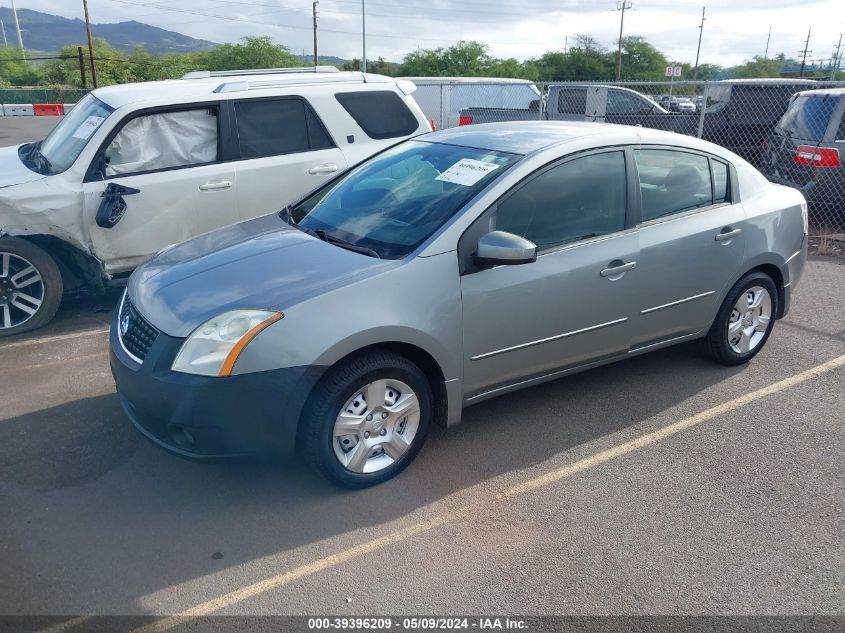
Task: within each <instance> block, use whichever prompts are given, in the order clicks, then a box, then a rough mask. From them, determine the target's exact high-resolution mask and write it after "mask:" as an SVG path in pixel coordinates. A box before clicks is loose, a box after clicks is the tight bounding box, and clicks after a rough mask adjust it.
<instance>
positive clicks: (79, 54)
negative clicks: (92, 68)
mask: <svg viewBox="0 0 845 633" xmlns="http://www.w3.org/2000/svg"><path fill="white" fill-rule="evenodd" d="M76 56H77V57H78V58H79V76H80V77H81V78H82V88H83V89H86V90H87V89H88V80H87V79H85V58H84V57H83V56H82V47H81V46H77V47H76Z"/></svg>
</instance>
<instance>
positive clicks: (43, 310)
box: [0, 237, 63, 337]
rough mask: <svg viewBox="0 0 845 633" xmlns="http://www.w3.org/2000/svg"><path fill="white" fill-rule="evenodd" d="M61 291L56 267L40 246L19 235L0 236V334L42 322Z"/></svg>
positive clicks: (53, 310) (56, 304) (49, 316)
mask: <svg viewBox="0 0 845 633" xmlns="http://www.w3.org/2000/svg"><path fill="white" fill-rule="evenodd" d="M62 292H63V284H62V275H61V273H60V272H59V267H58V266H57V265H56V262H55V261H54V260H53V258H52V257H51V256H50V255H49V254H48V253H47V252H46V251H45V250H44V249H42V248H40V247H39V246H36V245H35V244H32V243H31V242H27V241H26V240H22V239H20V238H16V237H4V238H0V337H4V336H12V335H13V334H20V333H22V332H28V331H29V330H34V329H36V328H39V327H41V326H43V325H46V324H47V323H48V322H49V321H50V319H52V318H53V316H55V314H56V310H58V309H59V302H60V301H61V298H62Z"/></svg>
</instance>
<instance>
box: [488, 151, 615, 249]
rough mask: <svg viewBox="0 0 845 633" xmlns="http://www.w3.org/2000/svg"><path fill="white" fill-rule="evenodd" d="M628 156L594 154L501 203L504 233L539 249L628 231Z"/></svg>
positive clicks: (500, 227) (499, 215) (548, 174)
mask: <svg viewBox="0 0 845 633" xmlns="http://www.w3.org/2000/svg"><path fill="white" fill-rule="evenodd" d="M626 199H627V181H626V176H625V155H624V153H623V152H604V153H601V154H590V155H588V156H584V157H582V158H576V159H574V160H570V161H567V162H565V163H562V164H560V165H557V166H556V167H552V168H551V169H549V170H547V171H545V172H543V173H542V174H540V175H539V176H537V177H536V178H534V179H533V180H531V181H530V182H528V183H527V184H525V185H523V186H522V187H520V188H519V189H518V190H516V191H515V192H514V193H513V194H511V195H510V196H508V197H507V198H506V199H505V200H503V201H502V202H501V203H499V205H498V208H497V209H496V212H495V227H496V230H498V231H507V232H508V233H514V234H516V235H519V236H521V237H524V238H526V239H528V240H531V241H532V242H534V243H535V244H536V245H537V248H538V249H541V250H542V249H547V248H553V247H555V246H558V245H561V244H566V243H568V242H574V241H577V240H581V239H586V238H589V237H596V236H599V235H607V234H609V233H615V232H617V231H621V230H622V229H624V228H625V209H626V204H627V201H626Z"/></svg>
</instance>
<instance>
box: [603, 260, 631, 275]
mask: <svg viewBox="0 0 845 633" xmlns="http://www.w3.org/2000/svg"><path fill="white" fill-rule="evenodd" d="M610 263H611V264H612V263H613V262H610ZM636 267H637V262H628V263H627V264H620V265H618V266H611V267H609V268H605V269H604V270H602V271H601V276H602V277H614V276H615V275H621V274H622V273H625V272H628V271H629V270H634V269H635V268H636Z"/></svg>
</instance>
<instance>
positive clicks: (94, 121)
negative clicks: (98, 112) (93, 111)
mask: <svg viewBox="0 0 845 633" xmlns="http://www.w3.org/2000/svg"><path fill="white" fill-rule="evenodd" d="M105 120H106V119H105V117H101V116H89V117H88V118H87V119H85V120H84V121H83V122H82V125H80V126H79V128H78V129H77V130H76V132H74V133H73V138H81V139H82V140H83V141H87V140H88V139H89V138H91V135H92V134H93V133H94V132H96V131H97V128H98V127H100V124H101V123H102V122H103V121H105Z"/></svg>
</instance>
